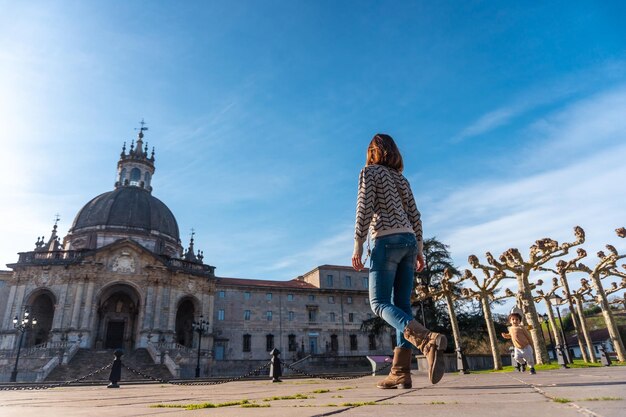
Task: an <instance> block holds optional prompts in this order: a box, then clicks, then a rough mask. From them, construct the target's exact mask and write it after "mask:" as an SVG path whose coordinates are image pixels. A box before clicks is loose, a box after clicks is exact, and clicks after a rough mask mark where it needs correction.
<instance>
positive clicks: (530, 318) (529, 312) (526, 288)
mask: <svg viewBox="0 0 626 417" xmlns="http://www.w3.org/2000/svg"><path fill="white" fill-rule="evenodd" d="M528 274H529V271H527V270H526V269H524V270H523V271H522V272H521V273H519V274H517V284H518V286H519V293H520V296H521V299H522V304H523V310H524V315H525V316H526V322H527V323H528V324H530V325H531V329H530V336H531V337H532V339H533V348H534V350H535V358H536V359H537V363H538V364H544V363H549V362H550V359H549V358H548V350H547V349H546V343H545V341H544V340H543V335H542V334H541V324H540V323H539V318H538V317H537V309H536V308H535V300H534V299H533V296H532V294H531V292H530V283H529V282H528Z"/></svg>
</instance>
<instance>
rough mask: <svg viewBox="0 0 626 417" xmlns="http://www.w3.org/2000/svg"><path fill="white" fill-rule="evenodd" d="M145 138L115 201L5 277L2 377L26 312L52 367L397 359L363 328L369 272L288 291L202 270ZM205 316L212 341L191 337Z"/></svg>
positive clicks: (23, 258) (121, 175)
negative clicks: (276, 358) (140, 360)
mask: <svg viewBox="0 0 626 417" xmlns="http://www.w3.org/2000/svg"><path fill="white" fill-rule="evenodd" d="M144 130H146V129H145V128H143V127H142V128H141V129H140V131H139V134H138V137H137V141H136V143H135V142H133V143H132V144H131V146H130V149H129V150H128V151H127V150H126V145H124V147H123V148H122V152H121V154H120V159H119V161H118V164H117V173H116V182H115V187H114V189H113V190H112V191H109V192H105V193H103V194H100V195H98V196H97V197H95V198H93V199H92V200H91V201H89V202H88V203H87V204H86V205H85V206H84V207H83V208H82V209H80V210H79V212H78V214H77V215H76V217H75V219H74V221H73V223H72V226H71V227H70V229H69V231H68V232H67V234H66V235H65V236H64V237H63V238H62V239H61V237H60V236H58V234H57V233H58V232H57V225H56V223H55V225H54V227H53V230H52V233H51V236H50V238H49V239H44V238H43V237H42V238H39V239H37V243H36V244H35V248H34V250H32V251H29V252H21V253H19V255H18V259H17V262H15V263H12V264H9V265H7V266H8V267H9V268H10V269H11V271H0V375H6V373H7V369H8V368H10V366H11V361H12V354H14V352H15V350H16V347H17V345H18V343H19V340H20V336H21V333H20V332H19V331H18V330H16V329H15V327H14V324H13V319H14V318H15V317H18V318H21V317H22V316H23V314H24V312H25V311H28V312H29V313H30V315H31V317H36V318H37V325H36V326H35V327H33V328H32V329H28V330H26V331H25V332H24V336H23V339H22V343H23V348H25V349H30V350H28V352H32V351H36V352H37V353H38V354H40V356H41V357H43V358H45V352H46V351H50V356H51V359H50V361H54V358H53V357H54V354H53V353H51V352H53V351H56V352H58V351H59V349H66V350H67V349H70V347H71V349H73V351H76V350H77V349H79V348H80V349H91V350H94V351H98V350H106V349H116V348H122V349H124V350H127V351H132V350H135V349H142V348H143V349H147V350H148V351H149V352H150V354H151V356H152V358H153V359H154V360H155V362H161V363H165V364H166V365H167V366H168V368H169V369H170V371H171V372H172V373H173V375H174V376H184V374H185V371H184V368H185V366H187V368H189V366H190V363H191V362H192V361H191V356H192V353H193V351H192V350H193V349H196V348H197V347H198V343H199V342H200V343H201V345H200V348H201V349H200V351H201V354H202V366H203V372H202V373H203V375H216V371H217V370H219V369H221V368H223V367H220V366H216V364H218V363H219V362H225V363H226V362H232V363H235V362H246V361H248V362H250V363H251V364H253V363H255V362H257V361H263V360H267V358H268V357H269V356H268V352H269V351H271V350H272V349H273V348H278V349H280V350H281V352H283V357H284V358H293V359H296V358H299V357H302V356H303V355H304V354H311V355H333V356H363V355H370V354H387V353H389V352H390V350H391V348H392V343H393V342H392V340H391V337H389V335H388V334H384V335H382V336H380V335H379V336H377V335H372V334H366V333H364V332H363V331H361V330H360V329H361V323H362V322H363V321H364V320H366V319H368V318H371V317H372V312H371V309H370V307H369V304H368V289H367V287H368V282H367V272H366V271H365V272H361V273H357V272H356V271H354V270H353V269H352V268H349V267H342V266H332V265H323V266H320V267H318V268H316V269H314V270H313V271H310V272H308V273H305V274H303V275H302V276H300V277H297V278H295V279H293V280H290V281H265V280H253V279H239V278H227V277H219V276H216V275H215V267H214V266H211V265H208V264H205V263H204V259H203V253H202V252H200V251H196V250H195V249H194V241H193V235H192V237H191V239H190V242H189V244H188V246H187V248H186V249H184V248H183V246H182V244H181V240H180V235H179V229H178V223H177V221H176V218H175V217H174V215H173V213H172V212H171V211H170V210H169V208H168V207H167V206H166V205H165V204H164V203H163V202H161V201H160V200H159V199H157V198H156V197H154V196H153V195H152V185H151V184H152V177H153V175H154V172H155V165H154V163H155V158H154V150H152V152H151V153H149V152H148V148H147V145H144V141H143V138H144ZM200 318H202V319H203V320H205V321H206V322H208V323H207V325H206V328H205V331H204V332H198V331H194V327H193V323H194V322H198V321H199V320H200ZM63 360H65V361H66V362H68V363H71V354H68V355H65V356H64V359H59V360H58V361H59V363H64V362H63ZM44 362H45V361H44ZM33 363H34V362H33ZM40 365H41V364H40ZM53 365H55V364H54V363H52V362H50V363H48V364H47V366H48V367H54V366H53ZM33 366H35V365H33ZM37 366H38V365H37ZM181 369H182V370H181ZM24 375H27V373H24ZM33 375H34V374H33ZM0 378H1V377H0ZM38 378H41V374H39V376H38ZM0 380H2V379H0Z"/></svg>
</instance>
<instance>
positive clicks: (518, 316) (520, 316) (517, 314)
mask: <svg viewBox="0 0 626 417" xmlns="http://www.w3.org/2000/svg"><path fill="white" fill-rule="evenodd" d="M513 316H516V317H517V318H518V319H519V321H522V315H521V314H520V313H511V314H509V321H511V317H513Z"/></svg>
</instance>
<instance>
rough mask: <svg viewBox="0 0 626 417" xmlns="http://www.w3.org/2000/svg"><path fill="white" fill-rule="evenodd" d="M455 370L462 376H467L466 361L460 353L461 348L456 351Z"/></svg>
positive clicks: (467, 367)
mask: <svg viewBox="0 0 626 417" xmlns="http://www.w3.org/2000/svg"><path fill="white" fill-rule="evenodd" d="M456 368H457V369H458V370H459V372H460V373H462V374H466V375H467V374H469V373H470V371H469V366H467V359H465V355H464V354H463V352H462V351H461V348H458V349H457V350H456Z"/></svg>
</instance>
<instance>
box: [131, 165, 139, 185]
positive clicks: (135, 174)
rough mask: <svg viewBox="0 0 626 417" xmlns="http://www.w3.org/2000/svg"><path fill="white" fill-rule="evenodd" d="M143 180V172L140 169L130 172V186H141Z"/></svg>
mask: <svg viewBox="0 0 626 417" xmlns="http://www.w3.org/2000/svg"><path fill="white" fill-rule="evenodd" d="M140 180H141V171H139V168H133V169H131V170H130V185H139V181H140Z"/></svg>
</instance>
